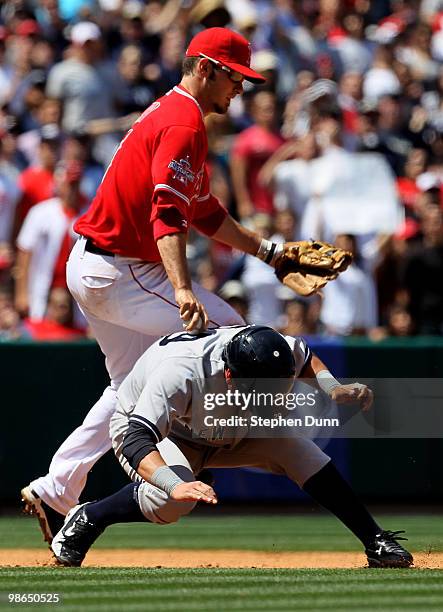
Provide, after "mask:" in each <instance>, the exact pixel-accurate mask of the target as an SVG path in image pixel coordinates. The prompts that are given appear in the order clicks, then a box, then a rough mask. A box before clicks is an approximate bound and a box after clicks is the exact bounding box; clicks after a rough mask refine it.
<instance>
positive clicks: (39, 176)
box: [16, 124, 60, 230]
mask: <svg viewBox="0 0 443 612" xmlns="http://www.w3.org/2000/svg"><path fill="white" fill-rule="evenodd" d="M59 153H60V131H59V129H58V126H57V125H56V124H49V125H45V126H43V127H42V129H41V131H40V144H39V147H38V162H37V163H36V164H35V165H33V166H29V168H26V170H23V172H22V173H21V174H20V176H19V179H18V185H19V188H20V190H21V193H22V196H21V199H20V202H19V204H18V207H17V218H16V228H17V230H18V229H20V227H21V225H22V223H23V221H24V220H25V218H26V215H27V214H28V212H29V210H30V209H31V208H32V207H33V206H35V204H38V202H43V201H44V200H47V199H48V198H50V197H52V196H53V195H54V170H55V166H56V164H57V160H58V157H59Z"/></svg>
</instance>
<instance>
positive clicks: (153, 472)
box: [137, 451, 184, 495]
mask: <svg viewBox="0 0 443 612" xmlns="http://www.w3.org/2000/svg"><path fill="white" fill-rule="evenodd" d="M137 472H138V474H140V476H141V477H142V478H143V479H144V480H146V481H147V482H150V483H151V484H153V485H154V486H156V487H158V488H159V489H162V491H165V493H167V494H168V495H171V494H172V492H173V490H174V489H175V487H177V486H178V485H180V484H183V483H184V480H182V479H181V478H180V477H179V476H177V475H176V474H175V472H173V471H172V470H171V468H170V467H168V466H167V465H166V463H165V462H164V461H163V459H162V456H161V455H160V453H159V452H158V451H151V452H150V453H149V455H146V457H144V458H143V459H142V460H141V461H140V463H139V464H138V467H137Z"/></svg>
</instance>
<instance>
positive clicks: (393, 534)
mask: <svg viewBox="0 0 443 612" xmlns="http://www.w3.org/2000/svg"><path fill="white" fill-rule="evenodd" d="M399 533H406V532H405V531H404V530H401V531H382V532H381V533H380V534H379V536H384V537H386V538H389V539H391V540H394V541H395V542H396V541H397V540H407V539H408V538H402V537H401V536H399V535H398V534H399Z"/></svg>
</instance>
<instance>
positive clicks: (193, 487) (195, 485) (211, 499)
mask: <svg viewBox="0 0 443 612" xmlns="http://www.w3.org/2000/svg"><path fill="white" fill-rule="evenodd" d="M171 498H172V499H174V500H175V501H183V502H193V501H204V502H206V503H207V504H216V503H217V495H216V494H215V491H214V489H213V488H212V487H210V486H209V485H207V484H205V483H204V482H201V481H200V480H195V481H194V482H184V483H182V484H179V485H177V486H176V487H174V489H173V491H172V493H171Z"/></svg>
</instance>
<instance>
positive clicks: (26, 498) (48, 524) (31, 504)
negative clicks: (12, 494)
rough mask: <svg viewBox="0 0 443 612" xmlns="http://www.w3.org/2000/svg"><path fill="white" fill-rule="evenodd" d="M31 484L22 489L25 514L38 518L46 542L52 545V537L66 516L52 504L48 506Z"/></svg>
mask: <svg viewBox="0 0 443 612" xmlns="http://www.w3.org/2000/svg"><path fill="white" fill-rule="evenodd" d="M31 486H32V483H31V485H28V486H27V487H23V489H22V490H21V495H22V511H23V514H29V515H30V516H36V517H37V518H38V522H39V525H40V529H41V530H42V533H43V538H44V540H45V542H47V543H48V544H49V545H51V542H52V539H53V537H54V536H55V534H56V533H57V531H59V530H60V529H61V527H62V525H63V522H64V520H65V517H64V516H63V514H60V512H57V511H56V510H54V509H53V508H51V506H48V504H46V503H45V502H44V501H43V500H42V499H41V498H40V497H39V496H38V495H37V493H36V492H35V491H34V490H33V489H32V488H31Z"/></svg>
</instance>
